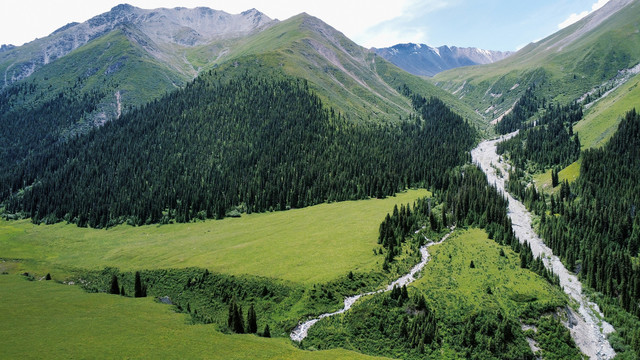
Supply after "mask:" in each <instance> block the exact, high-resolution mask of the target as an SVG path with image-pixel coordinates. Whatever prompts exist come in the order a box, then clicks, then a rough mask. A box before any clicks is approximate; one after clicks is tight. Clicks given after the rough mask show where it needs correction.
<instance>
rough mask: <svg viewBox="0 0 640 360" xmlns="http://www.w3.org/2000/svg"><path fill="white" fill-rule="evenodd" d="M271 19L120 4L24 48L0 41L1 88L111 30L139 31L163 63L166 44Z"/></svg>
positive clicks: (205, 39)
mask: <svg viewBox="0 0 640 360" xmlns="http://www.w3.org/2000/svg"><path fill="white" fill-rule="evenodd" d="M275 22H276V21H274V20H272V19H270V18H269V17H268V16H266V15H265V14H263V13H261V12H259V11H258V10H256V9H251V10H248V11H245V12H242V13H241V14H228V13H226V12H224V11H219V10H212V9H209V8H204V7H199V8H194V9H187V8H174V9H166V8H160V9H152V10H146V9H140V8H137V7H134V6H131V5H127V4H122V5H118V6H116V7H114V8H112V9H111V11H109V12H106V13H103V14H100V15H97V16H95V17H93V18H91V19H89V20H88V21H86V22H83V23H70V24H67V25H65V26H63V27H61V28H60V29H58V30H56V31H54V32H53V33H52V34H51V35H49V36H47V37H45V38H42V39H36V40H34V41H32V42H30V43H27V44H25V45H24V46H20V47H14V46H11V45H3V46H2V51H0V70H4V71H3V72H4V79H3V80H4V81H3V85H2V87H6V86H8V85H10V84H12V83H14V82H16V81H19V80H21V79H24V78H26V77H29V76H30V75H31V74H33V73H34V72H35V71H36V70H37V69H39V68H40V67H42V66H44V65H47V64H49V63H50V62H52V61H53V60H55V59H58V58H61V57H63V56H66V55H67V54H69V53H70V52H72V51H73V50H75V49H78V48H79V47H81V46H83V45H86V44H87V43H89V42H90V41H92V40H94V39H97V38H99V37H101V36H103V35H105V34H107V33H110V32H111V31H113V30H116V29H128V30H129V33H135V32H137V33H139V35H141V36H138V37H137V42H138V43H139V44H140V45H141V46H143V47H144V48H145V50H147V51H148V52H149V53H150V54H151V55H152V56H154V57H155V58H157V59H158V60H160V61H161V62H165V63H166V62H167V59H166V56H164V54H163V53H166V52H167V51H166V50H168V49H167V48H170V47H195V46H199V45H205V44H208V43H211V42H213V41H222V40H228V39H234V38H240V37H244V36H247V35H249V34H251V33H253V32H254V31H256V30H258V29H260V28H263V27H265V26H268V25H269V24H273V23H275ZM140 39H142V41H141V40H140Z"/></svg>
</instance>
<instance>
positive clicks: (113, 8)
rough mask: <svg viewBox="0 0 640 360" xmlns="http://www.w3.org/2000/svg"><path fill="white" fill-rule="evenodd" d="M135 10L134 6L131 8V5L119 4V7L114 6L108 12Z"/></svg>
mask: <svg viewBox="0 0 640 360" xmlns="http://www.w3.org/2000/svg"><path fill="white" fill-rule="evenodd" d="M135 9H137V8H136V7H135V6H133V5H129V4H119V5H116V6H114V7H112V8H111V11H110V12H131V11H133V10H135Z"/></svg>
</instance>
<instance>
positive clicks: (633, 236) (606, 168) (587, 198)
mask: <svg viewBox="0 0 640 360" xmlns="http://www.w3.org/2000/svg"><path fill="white" fill-rule="evenodd" d="M638 149H640V116H639V115H638V113H637V112H636V111H635V110H633V111H630V112H628V113H627V115H626V116H625V118H624V119H623V120H622V122H621V123H620V125H619V127H618V131H617V132H616V133H615V134H614V135H613V136H612V137H611V139H610V141H609V143H608V144H607V145H606V146H605V147H604V148H600V149H595V150H594V149H588V150H586V151H584V152H583V155H582V164H581V166H580V175H579V176H578V178H577V179H576V181H575V182H574V183H573V184H569V182H568V181H564V182H563V183H562V184H561V186H560V190H559V191H558V192H556V193H555V194H554V195H551V196H549V197H548V199H549V202H547V197H546V196H538V195H536V194H535V188H529V189H524V187H523V184H522V183H521V182H519V181H520V180H519V177H518V176H517V175H516V176H514V178H513V179H511V180H510V181H509V186H510V188H512V187H519V188H520V191H519V194H518V195H519V196H521V197H522V198H524V199H525V204H526V205H527V206H528V207H529V208H530V209H531V210H533V211H534V212H535V213H537V214H538V215H539V216H540V222H539V233H540V234H541V235H542V237H543V238H544V239H545V242H546V244H547V245H548V246H549V247H550V248H551V249H552V250H553V252H554V254H557V255H558V256H559V257H560V258H561V259H562V261H563V262H564V263H565V265H566V266H567V268H568V269H571V270H575V271H576V272H578V273H579V276H580V277H581V279H582V280H583V282H584V284H586V285H587V286H589V287H591V288H593V289H594V290H595V291H597V292H600V293H602V295H603V296H602V297H600V296H599V295H598V296H596V297H597V298H599V301H600V303H601V304H603V308H606V310H605V315H606V316H607V319H609V320H610V321H611V322H612V324H613V325H614V326H615V327H616V328H617V327H618V326H620V332H619V333H617V335H616V337H615V339H616V341H615V342H613V343H612V344H615V345H616V350H617V351H619V352H625V354H624V356H625V357H628V358H635V357H637V354H638V353H639V352H640V347H639V346H640V342H638V340H637V336H638V333H637V331H636V330H634V329H637V328H638V327H639V326H640V323H638V321H637V318H638V315H640V307H639V306H638V298H640V266H638V265H639V264H638V261H637V259H638V254H639V251H640V222H639V220H638V219H640V217H638V216H637V204H639V203H640V188H639V185H638V181H637V177H638V168H639V167H640V165H639V162H640V160H639V159H640V154H639V153H638ZM514 174H516V173H515V172H514ZM516 182H518V184H517V185H516V186H512V185H511V184H512V183H516ZM516 193H518V192H516ZM625 313H626V315H624V314H625Z"/></svg>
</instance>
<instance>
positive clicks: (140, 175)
mask: <svg viewBox="0 0 640 360" xmlns="http://www.w3.org/2000/svg"><path fill="white" fill-rule="evenodd" d="M205 99H206V101H205ZM414 100H419V101H418V102H416V103H415V104H414V106H415V107H416V111H418V112H419V113H420V114H421V115H422V116H421V118H418V117H416V116H412V117H410V118H409V119H407V120H406V121H403V122H402V123H401V124H398V125H397V126H395V125H393V124H377V125H374V124H364V123H363V124H359V125H354V124H353V123H351V122H349V121H347V120H345V119H344V118H342V115H341V114H340V113H335V112H334V111H333V109H325V108H324V107H323V105H322V103H321V102H320V100H319V99H318V97H317V96H315V95H313V94H312V93H311V92H310V90H309V88H308V86H307V83H306V82H304V81H301V80H291V79H290V80H282V81H273V80H269V79H266V78H261V77H254V76H251V75H244V76H240V77H239V78H236V77H232V78H229V79H226V78H224V76H218V75H217V73H216V72H209V73H208V74H206V75H203V76H200V77H199V78H198V79H196V80H195V81H194V82H193V83H190V84H189V85H188V86H186V87H185V88H184V89H182V90H178V91H176V92H174V93H172V94H170V95H167V96H166V97H164V98H163V99H162V100H161V101H154V102H153V103H150V104H149V105H148V106H145V107H143V108H141V109H140V110H136V111H132V112H131V113H129V114H126V115H124V116H123V117H121V118H120V119H118V120H114V121H112V122H109V123H107V124H105V125H104V126H103V127H101V128H99V129H95V130H93V131H91V133H90V134H88V135H87V136H81V137H77V138H74V139H72V140H70V141H69V142H67V143H64V144H56V145H54V146H51V147H49V150H48V151H47V152H46V153H43V154H39V155H37V156H34V158H32V159H30V161H28V162H25V163H24V164H22V166H16V167H14V168H12V169H11V171H10V172H7V173H5V174H3V176H2V177H1V178H0V185H1V187H2V189H3V191H2V193H1V194H0V195H2V197H3V198H4V200H5V201H6V211H7V212H8V213H19V215H24V216H26V217H30V218H31V219H32V220H33V221H34V222H36V223H38V222H45V223H54V222H57V221H61V220H63V219H64V220H66V221H68V222H73V223H76V224H78V226H90V227H99V228H102V227H110V226H114V225H117V224H121V223H124V222H127V223H130V224H134V225H142V224H151V223H168V222H170V221H173V220H175V221H177V222H188V221H191V220H193V219H206V218H218V219H220V218H223V217H225V216H227V215H232V214H237V213H238V212H247V213H252V212H264V211H270V210H285V209H288V208H301V207H305V206H310V205H314V204H318V203H322V202H325V201H329V202H331V201H336V200H349V199H363V198H368V197H384V196H388V195H392V194H394V193H396V192H398V191H402V190H404V189H406V188H408V187H410V186H421V187H427V186H435V187H438V186H440V185H439V184H440V183H441V182H442V178H443V176H446V175H445V174H446V172H447V170H448V169H450V168H451V167H453V166H456V165H461V164H463V163H464V162H465V161H467V160H468V157H469V155H468V153H467V151H468V150H469V149H470V148H471V147H472V146H473V144H474V142H475V133H474V131H473V129H472V128H471V127H470V126H469V125H468V124H467V123H466V122H465V121H464V120H463V119H462V118H461V117H460V116H458V115H456V114H455V113H453V112H452V111H451V110H450V109H448V108H447V107H446V105H445V104H444V103H443V102H441V101H439V100H437V99H435V98H431V99H429V100H426V99H424V98H422V97H419V96H416V97H415V98H414ZM205 134H207V135H206V136H205ZM434 154H437V156H434ZM25 184H32V186H28V187H26V188H25ZM54 189H55V190H54Z"/></svg>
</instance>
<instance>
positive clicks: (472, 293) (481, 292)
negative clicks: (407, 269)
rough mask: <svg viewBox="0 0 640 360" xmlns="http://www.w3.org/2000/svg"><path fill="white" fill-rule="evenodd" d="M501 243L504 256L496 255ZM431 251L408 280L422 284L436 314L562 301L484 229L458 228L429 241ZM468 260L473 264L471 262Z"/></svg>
mask: <svg viewBox="0 0 640 360" xmlns="http://www.w3.org/2000/svg"><path fill="white" fill-rule="evenodd" d="M500 249H502V250H503V251H504V253H505V256H500ZM429 253H430V254H431V256H432V258H431V260H430V261H429V263H428V264H427V265H426V266H425V268H424V270H423V272H422V277H421V278H420V279H419V280H417V281H416V282H415V283H413V284H412V286H415V287H416V288H417V289H419V290H421V291H422V292H423V293H424V294H425V298H427V301H428V302H429V306H431V307H432V308H434V309H436V312H439V313H440V314H444V313H446V314H448V315H449V316H454V317H455V316H460V318H464V316H465V315H466V314H468V313H470V312H474V311H479V310H481V309H490V310H499V309H501V310H502V311H504V312H505V313H507V314H510V315H515V316H517V317H519V315H520V314H521V313H522V312H523V311H524V310H525V308H526V305H528V304H532V305H539V306H550V307H552V308H553V307H555V306H562V305H563V304H564V303H565V302H566V296H565V295H564V294H563V293H562V292H561V291H560V290H559V289H555V288H553V286H551V284H549V283H548V282H547V281H546V280H544V279H543V278H542V277H540V276H538V275H537V274H535V273H533V272H532V271H530V270H527V269H522V268H521V267H520V258H519V257H518V254H516V253H515V252H513V251H512V250H511V248H509V247H506V246H500V245H498V244H497V243H496V242H494V241H493V240H490V239H489V238H488V237H487V234H486V232H484V230H481V229H470V230H466V231H462V232H457V233H455V234H454V235H453V236H452V237H451V238H449V239H447V240H446V241H445V242H444V243H442V244H439V245H434V246H432V247H430V248H429ZM471 261H473V263H474V265H475V268H471V267H470V266H469V265H470V263H471ZM487 288H490V289H491V292H492V294H488V292H487ZM456 314H457V315H456Z"/></svg>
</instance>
